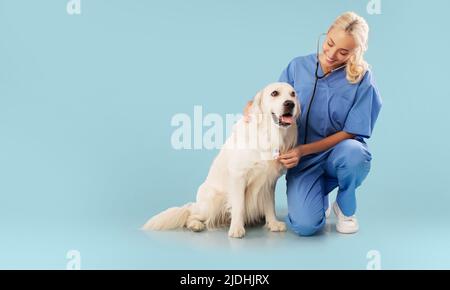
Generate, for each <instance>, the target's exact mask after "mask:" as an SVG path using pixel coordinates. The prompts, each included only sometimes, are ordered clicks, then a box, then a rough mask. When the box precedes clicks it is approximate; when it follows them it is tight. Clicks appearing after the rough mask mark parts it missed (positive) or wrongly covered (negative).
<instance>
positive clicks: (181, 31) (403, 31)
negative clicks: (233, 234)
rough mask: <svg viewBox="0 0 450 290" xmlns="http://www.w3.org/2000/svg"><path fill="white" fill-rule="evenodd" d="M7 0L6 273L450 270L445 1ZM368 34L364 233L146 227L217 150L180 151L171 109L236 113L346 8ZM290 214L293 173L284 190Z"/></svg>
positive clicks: (2, 138) (280, 191)
mask: <svg viewBox="0 0 450 290" xmlns="http://www.w3.org/2000/svg"><path fill="white" fill-rule="evenodd" d="M67 2H68V1H62V0H46V1H23V0H21V1H18V0H14V1H13V0H9V1H5V0H1V1H0V229H1V231H0V268H52V269H65V267H66V263H67V261H68V260H67V259H66V253H67V251H69V250H71V249H75V250H78V251H80V253H81V263H82V264H81V267H82V268H83V269H99V268H108V269H118V268H125V269H136V268H146V269H174V268H177V269H190V268H194V269H198V268H200V269H202V268H207V269H248V268H249V269H251V268H255V269H304V268H319V269H322V268H332V269H337V268H345V269H365V268H366V264H367V262H368V259H367V258H366V254H367V252H368V251H369V250H378V251H379V252H380V253H381V266H382V268H384V269H399V268H407V269H414V268H450V250H449V244H450V227H449V224H450V211H449V209H448V204H449V202H450V197H449V189H448V173H449V170H448V169H447V164H448V163H449V161H450V156H449V151H448V148H449V138H448V136H447V134H448V132H449V124H450V122H449V121H450V114H449V112H448V108H449V105H450V101H449V100H450V99H449V98H450V94H449V89H448V82H449V71H448V68H449V67H450V57H449V52H448V51H449V47H450V40H449V37H448V30H449V28H450V27H449V22H448V13H449V11H450V2H449V1H442V0H434V1H424V0H420V1H418V0H417V1H409V0H382V14H381V15H369V14H368V13H367V12H366V5H367V3H368V2H369V1H368V0H367V1H365V0H364V1H363V0H359V1H357V0H339V1H325V0H321V1H298V0H297V1H294V0H289V1H287V0H285V1H256V0H247V1H238V0H232V1H225V0H221V1H207V0H189V1H183V0H169V1H144V0H141V1H138V0H134V1H124V0H122V1H118V0H109V1H106V0H82V1H81V2H82V14H81V15H78V16H70V15H68V14H67V13H66V3H67ZM347 10H353V11H355V12H357V13H359V14H361V15H362V16H364V17H365V18H366V19H367V21H368V22H369V24H370V27H371V35H370V44H369V45H370V48H369V51H368V53H367V59H368V61H369V62H370V63H371V65H372V66H373V71H374V74H375V77H376V80H377V84H378V86H379V90H380V92H381V94H382V97H383V101H384V103H383V109H382V112H381V114H380V118H379V120H378V123H377V126H376V128H375V131H374V135H373V138H372V139H370V140H369V141H368V143H369V146H370V148H371V151H372V154H373V157H374V159H373V163H372V171H371V173H370V175H369V177H368V178H367V179H366V181H365V182H364V184H363V186H362V187H361V188H360V189H359V191H358V202H359V211H358V217H359V220H360V224H361V231H360V232H359V233H358V234H356V235H352V236H343V235H340V234H338V233H336V232H335V230H334V225H333V223H334V221H333V220H332V221H331V223H330V224H329V225H328V226H327V230H326V231H325V232H324V233H323V234H321V235H318V236H315V237H312V238H301V237H297V236H295V235H294V234H293V233H290V232H288V233H285V234H272V233H268V232H266V230H264V229H259V228H254V229H250V230H249V231H248V235H247V237H246V238H245V239H243V240H230V239H228V237H227V235H226V231H225V230H222V231H216V232H205V233H200V234H194V233H190V232H183V231H181V232H164V233H160V232H157V233H148V234H146V233H143V232H140V231H139V230H138V228H139V227H140V226H141V225H142V224H143V223H144V222H145V221H146V220H147V219H148V218H149V217H150V216H152V215H153V214H155V213H157V212H158V211H160V210H162V209H165V208H167V207H170V206H174V205H179V204H183V203H185V202H188V201H191V200H193V199H194V198H195V192H196V189H197V187H198V185H199V184H200V183H201V182H202V181H203V180H204V178H205V176H206V174H207V171H208V169H209V166H210V163H211V161H212V159H213V158H214V156H215V155H216V153H217V151H214V150H213V151H208V150H197V151H194V150H181V151H175V150H174V149H172V147H171V144H170V136H171V134H172V132H173V131H174V128H173V127H171V125H170V120H171V118H172V116H173V115H174V114H176V113H187V114H189V115H190V116H192V115H193V107H194V105H203V111H204V114H207V113H219V114H221V115H223V116H224V115H225V114H226V113H239V112H241V111H242V109H243V107H244V104H245V103H246V101H247V100H249V99H250V98H251V97H252V96H253V95H254V93H255V92H256V91H257V90H258V89H260V88H261V87H263V86H264V85H266V84H267V83H270V82H273V81H275V80H277V78H278V76H279V74H280V73H281V71H282V69H283V68H284V67H285V66H286V65H287V64H288V62H289V61H290V60H291V59H292V58H293V57H295V56H299V55H305V54H309V53H311V52H313V51H314V50H315V42H316V39H317V36H318V34H320V33H321V32H324V31H326V30H327V28H328V26H329V25H330V24H331V22H332V21H333V20H334V19H335V18H336V17H337V16H338V15H339V14H340V13H342V12H345V11H347ZM277 205H278V207H279V209H280V210H279V215H280V217H283V215H284V214H286V199H285V185H284V178H282V179H280V182H279V186H278V188H277Z"/></svg>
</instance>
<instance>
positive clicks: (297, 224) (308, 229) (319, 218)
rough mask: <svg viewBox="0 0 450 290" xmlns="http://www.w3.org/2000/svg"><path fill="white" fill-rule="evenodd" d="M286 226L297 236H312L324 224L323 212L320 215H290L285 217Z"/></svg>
mask: <svg viewBox="0 0 450 290" xmlns="http://www.w3.org/2000/svg"><path fill="white" fill-rule="evenodd" d="M286 223H287V225H288V227H289V228H290V229H291V230H292V231H293V232H294V233H296V234H297V235H299V236H312V235H314V234H315V233H317V232H318V231H320V230H321V229H322V228H323V226H324V224H325V213H324V214H322V215H316V216H308V217H305V216H303V217H300V218H299V217H296V218H292V217H291V215H288V216H287V217H286Z"/></svg>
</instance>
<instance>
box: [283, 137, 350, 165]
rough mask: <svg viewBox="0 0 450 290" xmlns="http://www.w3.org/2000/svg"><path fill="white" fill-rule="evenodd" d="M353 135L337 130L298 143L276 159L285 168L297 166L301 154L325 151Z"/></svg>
mask: <svg viewBox="0 0 450 290" xmlns="http://www.w3.org/2000/svg"><path fill="white" fill-rule="evenodd" d="M354 137H355V135H353V134H349V133H347V132H344V131H339V132H337V133H335V134H333V135H330V136H328V137H326V138H323V139H322V140H319V141H316V142H313V143H309V144H305V145H299V146H297V147H296V148H294V149H292V150H290V151H289V152H287V153H285V154H282V155H280V156H279V157H278V160H279V161H280V162H281V163H282V164H283V165H284V166H285V167H286V168H288V169H289V168H293V167H295V166H297V164H298V162H299V161H300V159H301V158H302V157H303V156H306V155H310V154H314V153H318V152H323V151H326V150H328V149H330V148H332V147H334V146H335V145H336V144H338V143H340V142H341V141H344V140H346V139H352V138H354Z"/></svg>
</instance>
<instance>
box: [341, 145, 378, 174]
mask: <svg viewBox="0 0 450 290" xmlns="http://www.w3.org/2000/svg"><path fill="white" fill-rule="evenodd" d="M333 151H335V152H333V153H334V154H333V155H334V162H335V166H336V167H337V168H344V169H348V170H356V171H361V170H362V171H369V170H370V163H371V160H372V155H371V154H370V152H369V150H367V148H366V147H365V146H364V145H363V144H362V143H361V142H359V141H357V140H355V139H347V140H344V141H342V142H340V143H339V144H337V145H336V147H335V150H333Z"/></svg>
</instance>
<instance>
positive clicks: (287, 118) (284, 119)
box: [281, 116, 294, 124]
mask: <svg viewBox="0 0 450 290" xmlns="http://www.w3.org/2000/svg"><path fill="white" fill-rule="evenodd" d="M281 122H283V123H285V124H292V123H294V118H292V116H281Z"/></svg>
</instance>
